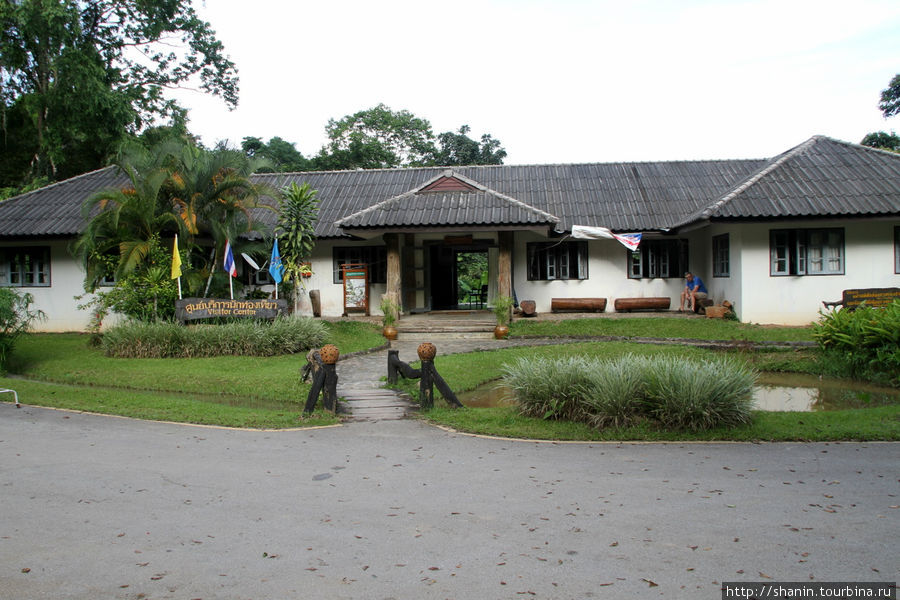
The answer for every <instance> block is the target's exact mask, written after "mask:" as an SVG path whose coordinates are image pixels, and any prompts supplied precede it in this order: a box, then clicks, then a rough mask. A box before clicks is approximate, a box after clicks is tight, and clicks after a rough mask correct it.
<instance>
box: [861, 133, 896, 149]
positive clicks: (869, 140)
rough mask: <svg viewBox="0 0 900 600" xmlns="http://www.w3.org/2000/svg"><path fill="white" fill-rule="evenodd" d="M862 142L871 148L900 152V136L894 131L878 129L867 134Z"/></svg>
mask: <svg viewBox="0 0 900 600" xmlns="http://www.w3.org/2000/svg"><path fill="white" fill-rule="evenodd" d="M860 144H862V145H863V146H869V147H871V148H880V149H882V150H890V151H891V152H900V136H898V135H897V134H896V133H894V132H891V133H887V132H884V131H876V132H875V133H869V134H866V137H864V138H863V139H862V141H861V142H860Z"/></svg>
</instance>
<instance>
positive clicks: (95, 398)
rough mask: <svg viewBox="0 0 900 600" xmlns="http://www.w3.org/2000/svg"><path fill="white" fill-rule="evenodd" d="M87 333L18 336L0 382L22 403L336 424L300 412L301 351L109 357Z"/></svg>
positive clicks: (357, 335)
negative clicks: (260, 354)
mask: <svg viewBox="0 0 900 600" xmlns="http://www.w3.org/2000/svg"><path fill="white" fill-rule="evenodd" d="M327 327H328V330H329V339H328V342H329V343H334V344H335V345H337V346H338V348H340V349H341V351H342V353H349V352H353V351H358V350H364V349H367V348H369V347H372V346H376V345H380V344H381V343H383V338H382V337H381V334H380V332H379V331H380V330H379V329H378V328H377V327H376V326H374V325H371V324H367V323H359V322H337V323H328V324H327ZM89 339H90V338H89V336H88V335H82V334H37V335H29V336H26V337H24V338H22V339H21V340H20V342H19V343H18V344H17V346H16V348H15V351H14V353H13V356H12V359H11V361H10V365H9V375H11V376H13V377H15V379H13V378H7V379H3V380H2V384H0V385H3V386H6V387H10V388H13V389H16V390H17V391H18V392H19V397H20V400H21V401H22V402H23V403H27V404H32V405H37V406H49V407H55V408H68V409H72V410H83V411H87V412H99V413H105V414H114V415H120V416H128V417H135V418H142V419H157V420H166V421H176V422H185V423H202V424H208V425H222V426H228V427H249V428H273V429H278V428H285V427H309V426H317V425H326V424H334V423H337V422H338V420H337V418H336V417H334V416H332V415H327V414H322V413H319V414H314V415H313V416H312V417H310V418H302V417H301V412H302V410H303V406H304V404H305V403H306V396H307V394H308V393H309V384H308V383H303V382H301V381H300V372H301V369H302V368H303V366H304V365H305V364H306V356H305V354H292V355H282V356H274V357H252V356H250V357H244V356H219V357H212V358H192V359H181V358H160V359H150V358H109V357H107V356H105V355H104V354H103V352H102V351H101V350H100V349H99V348H96V347H92V346H90V345H89V343H88V342H89ZM22 378H24V379H26V380H25V381H23V379H22ZM4 399H5V398H4Z"/></svg>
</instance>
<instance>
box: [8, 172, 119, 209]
mask: <svg viewBox="0 0 900 600" xmlns="http://www.w3.org/2000/svg"><path fill="white" fill-rule="evenodd" d="M116 168H118V166H117V165H107V166H105V167H100V168H99V169H94V170H93V171H88V172H87V173H81V174H80V175H74V176H72V177H69V178H68V179H62V180H60V181H54V182H53V183H48V184H47V185H44V186H41V187H39V188H37V189H36V190H29V191H27V192H23V193H21V194H16V195H15V196H10V197H9V198H7V199H6V200H3V202H10V201H12V200H18V199H19V198H25V197H27V196H30V195H31V194H36V193H37V192H43V191H45V190H49V189H52V188H55V187H58V186H60V185H63V184H68V183H71V182H73V181H75V180H77V179H82V178H84V177H88V176H89V175H94V174H96V173H100V172H101V171H105V170H107V169H116Z"/></svg>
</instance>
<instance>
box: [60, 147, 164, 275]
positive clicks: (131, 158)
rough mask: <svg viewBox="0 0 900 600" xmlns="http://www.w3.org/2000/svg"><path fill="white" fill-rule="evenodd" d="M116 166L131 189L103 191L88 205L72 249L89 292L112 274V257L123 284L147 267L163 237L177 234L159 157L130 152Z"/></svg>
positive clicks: (124, 154)
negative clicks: (143, 267)
mask: <svg viewBox="0 0 900 600" xmlns="http://www.w3.org/2000/svg"><path fill="white" fill-rule="evenodd" d="M117 164H118V166H119V168H120V169H121V170H122V171H123V172H124V173H125V175H126V176H127V177H128V184H126V185H124V186H122V187H119V188H112V189H107V190H103V191H101V192H98V193H96V194H94V195H93V196H91V197H90V198H88V199H87V201H85V203H84V205H83V206H82V214H83V215H84V217H85V219H87V220H88V224H87V226H86V227H85V230H84V232H83V233H82V234H81V236H80V237H79V238H78V239H77V240H76V241H75V243H74V246H73V251H74V253H75V254H76V256H78V257H79V259H80V260H81V262H82V264H83V266H84V269H85V289H87V290H90V291H93V290H94V289H96V287H97V285H98V283H99V281H100V279H101V278H103V277H105V276H108V275H111V274H112V273H109V266H108V265H109V258H108V257H110V256H116V255H117V256H118V258H117V259H114V262H115V268H114V273H115V276H116V278H118V279H121V278H122V277H124V276H125V275H127V274H128V273H131V272H132V271H134V270H135V269H136V268H138V267H140V266H141V265H142V264H143V262H144V261H145V260H146V259H147V257H148V256H149V255H150V251H151V247H152V245H153V244H154V243H155V240H158V238H159V235H160V233H162V232H164V231H170V232H173V233H174V232H176V231H178V229H179V221H178V219H177V218H176V215H175V214H174V213H173V212H172V210H171V206H170V205H169V203H168V202H167V201H166V198H165V194H164V193H163V191H162V190H163V186H164V184H165V182H166V180H167V179H168V176H169V174H168V171H167V170H166V169H165V168H164V167H162V166H161V165H160V163H159V160H158V156H157V155H155V154H153V153H150V152H148V151H146V150H144V149H143V148H139V147H130V148H128V149H126V150H125V151H124V152H123V153H122V154H120V156H119V159H118V161H117Z"/></svg>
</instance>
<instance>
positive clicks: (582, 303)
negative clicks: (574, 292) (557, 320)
mask: <svg viewBox="0 0 900 600" xmlns="http://www.w3.org/2000/svg"><path fill="white" fill-rule="evenodd" d="M550 310H551V311H552V312H560V311H563V310H571V311H577V312H603V311H605V310H606V298H551V299H550Z"/></svg>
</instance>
